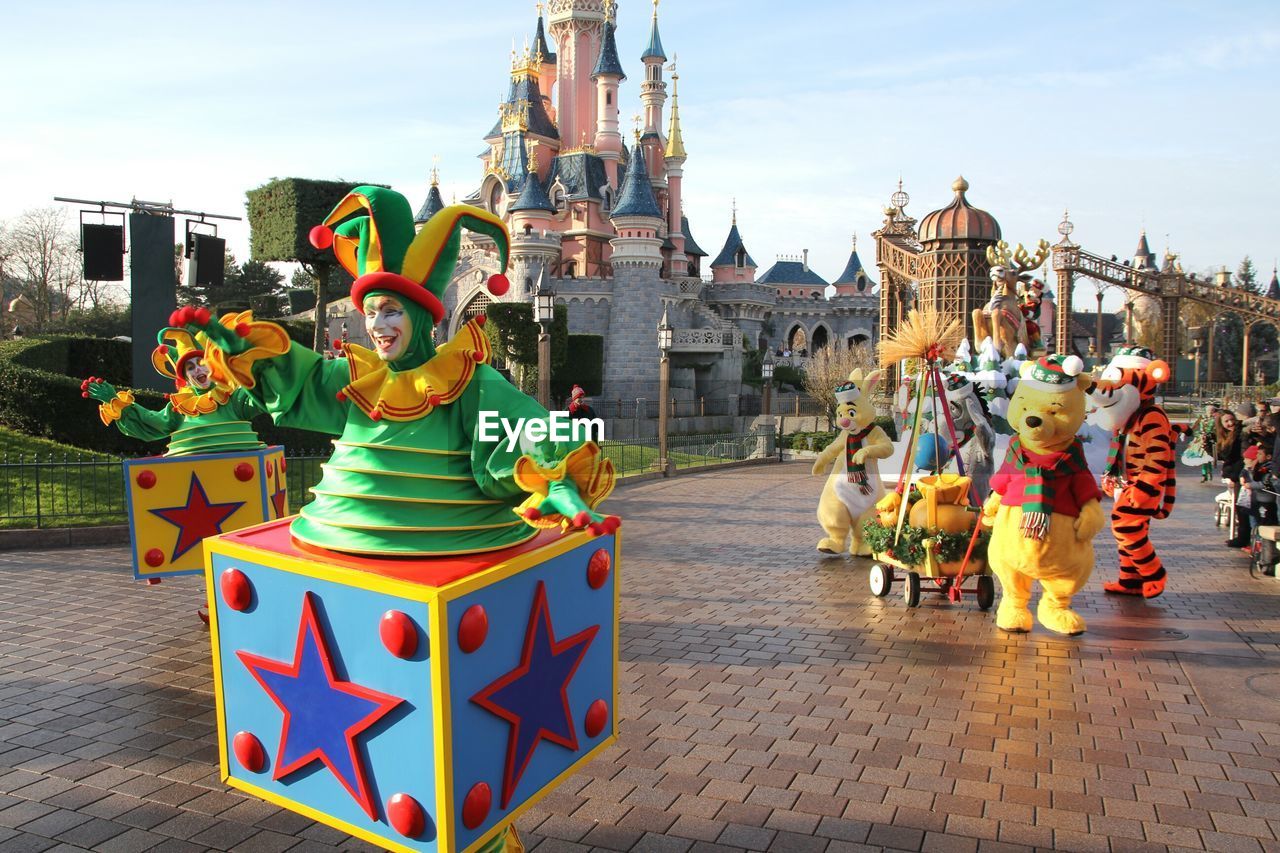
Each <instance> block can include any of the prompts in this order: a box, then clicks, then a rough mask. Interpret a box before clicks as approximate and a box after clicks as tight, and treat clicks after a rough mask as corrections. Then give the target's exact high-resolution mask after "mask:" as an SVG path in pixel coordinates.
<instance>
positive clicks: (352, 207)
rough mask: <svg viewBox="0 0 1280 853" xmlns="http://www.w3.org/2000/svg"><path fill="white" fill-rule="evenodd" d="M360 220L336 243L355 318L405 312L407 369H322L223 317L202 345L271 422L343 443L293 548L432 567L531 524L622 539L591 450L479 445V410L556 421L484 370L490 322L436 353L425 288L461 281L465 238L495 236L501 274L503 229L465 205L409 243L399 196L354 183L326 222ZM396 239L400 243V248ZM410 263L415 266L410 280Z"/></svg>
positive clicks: (301, 353) (374, 364) (407, 217)
mask: <svg viewBox="0 0 1280 853" xmlns="http://www.w3.org/2000/svg"><path fill="white" fill-rule="evenodd" d="M353 198H355V199H356V200H357V201H356V202H355V203H351V201H350V200H351V199H353ZM401 208H403V209H401ZM361 210H363V211H368V214H369V215H367V216H361V217H359V218H357V219H354V220H351V219H348V220H347V221H346V222H343V223H342V224H341V225H339V226H338V227H337V228H336V229H334V232H336V233H334V232H328V233H327V237H328V239H330V240H332V239H335V238H336V240H337V242H335V243H334V251H335V253H336V254H337V255H338V258H339V260H340V261H344V265H346V263H347V262H351V261H354V269H352V272H353V274H357V275H359V278H357V281H356V284H355V287H354V288H353V301H354V302H355V303H356V305H357V306H358V307H359V306H362V305H363V302H364V300H365V298H367V297H368V296H370V295H374V294H387V295H391V296H394V297H396V298H397V299H399V300H400V301H401V302H402V303H403V305H404V310H405V313H406V314H407V315H408V318H409V320H410V321H411V324H412V325H411V330H410V341H409V343H408V345H407V347H406V351H405V353H404V355H402V356H401V358H400V359H399V360H397V361H395V362H392V363H387V362H384V361H382V360H381V359H380V358H379V357H378V356H377V354H376V353H374V352H373V351H371V350H369V349H366V348H365V347H361V346H357V345H354V344H347V345H345V346H344V354H343V357H341V358H336V359H325V358H323V357H322V356H320V355H319V354H317V353H315V352H313V351H311V350H309V349H307V348H305V347H301V346H298V345H295V344H293V343H292V342H291V341H290V340H289V338H288V336H287V335H286V334H285V332H284V330H283V329H281V328H280V327H279V326H277V325H275V324H273V323H267V322H252V320H251V319H250V320H249V321H248V322H244V321H240V322H237V323H232V322H230V318H224V320H223V322H222V324H219V325H218V326H214V327H206V329H204V330H203V331H205V332H207V333H208V334H209V336H210V338H213V339H216V343H214V344H211V345H209V346H207V352H208V359H209V362H210V364H211V365H213V367H214V370H215V372H216V373H218V374H219V375H221V376H226V377H228V378H229V380H230V382H231V384H232V385H233V386H235V387H237V388H239V389H241V390H242V391H243V392H245V393H247V394H249V395H250V396H251V397H252V399H253V400H254V401H255V403H256V404H258V405H260V406H261V407H262V408H263V409H265V410H266V411H267V412H269V413H270V414H271V416H272V418H273V419H274V420H275V421H276V423H278V424H280V425H282V426H289V427H297V428H300V429H308V430H314V431H317V432H323V433H327V434H329V435H333V436H337V437H338V438H337V440H335V441H334V443H333V444H334V450H333V455H332V456H331V457H330V459H329V461H328V462H327V463H326V464H325V465H324V466H323V469H324V475H323V477H322V478H321V480H320V483H319V484H318V485H317V486H316V487H315V488H314V489H313V490H312V491H313V492H314V494H315V500H314V501H312V502H311V503H309V504H307V505H306V506H305V507H304V508H303V510H302V512H301V513H300V514H299V516H298V517H297V518H296V519H295V520H294V521H293V522H292V526H291V527H290V532H291V533H292V534H293V536H294V537H295V538H297V539H298V540H300V541H301V542H303V543H306V544H310V545H313V546H318V547H322V548H328V549H332V550H336V551H345V552H350V553H357V554H381V555H403V556H408V555H418V556H422V555H448V554H463V553H476V552H482V551H490V550H496V549H500V548H506V547H509V546H511V545H514V544H517V543H519V542H523V541H525V540H527V539H530V538H532V537H533V536H534V535H536V534H537V528H544V527H552V526H567V525H571V524H573V525H576V526H584V524H586V523H588V522H590V524H591V526H592V530H593V532H597V533H600V532H606V531H608V530H612V529H613V528H614V527H616V519H612V520H609V519H604V518H603V517H602V516H599V515H597V514H596V513H594V512H593V510H594V508H595V507H596V506H597V505H598V504H599V502H600V501H601V500H603V499H604V497H605V496H606V495H608V493H609V492H610V491H611V490H612V488H613V484H614V474H613V466H612V463H610V462H609V461H608V460H607V459H604V458H603V457H602V455H601V453H600V449H599V448H598V447H597V446H596V445H595V444H594V443H592V442H585V443H583V442H578V443H574V444H564V443H555V442H550V441H547V442H542V443H540V444H539V446H538V447H536V448H534V449H533V453H534V456H530V455H526V451H527V450H528V449H527V448H522V447H519V446H517V447H516V448H514V449H511V450H508V449H507V446H506V445H507V438H506V436H505V435H502V436H499V438H498V440H496V441H481V440H480V439H479V437H478V435H477V433H478V421H479V414H480V412H481V411H486V410H487V411H493V412H496V413H497V414H498V415H499V416H500V417H502V418H506V419H508V420H511V421H515V420H516V419H519V418H526V419H527V418H536V419H546V418H547V416H548V413H547V411H546V410H545V409H543V408H542V407H541V406H540V405H539V404H538V403H537V402H536V401H534V400H533V399H531V398H530V397H528V396H526V395H525V394H523V393H522V392H521V391H520V390H519V389H517V388H516V387H514V386H513V385H512V384H511V383H510V382H508V381H507V380H506V379H505V378H503V376H502V375H501V374H499V373H498V372H497V371H496V370H494V369H493V368H492V367H491V366H490V365H489V361H490V358H491V355H492V353H491V350H490V345H489V340H488V338H487V336H486V335H485V334H484V331H483V329H482V328H481V326H482V318H478V319H476V320H472V321H471V322H469V323H467V324H466V325H465V326H464V327H463V328H462V329H461V330H460V331H459V333H458V334H457V335H455V336H454V337H453V339H452V340H450V341H449V342H447V343H445V344H443V345H442V346H441V347H440V348H439V349H438V350H437V349H436V348H435V347H434V346H433V344H432V343H431V329H432V327H433V325H434V322H433V321H438V319H439V314H440V313H442V309H439V311H438V310H437V306H438V299H437V297H435V296H434V294H433V293H432V292H431V288H432V287H433V284H435V285H436V286H438V287H439V288H441V290H442V289H443V286H444V285H445V284H447V282H448V279H449V277H450V275H451V274H452V270H453V266H454V263H455V261H456V257H457V245H458V242H459V236H458V235H459V229H460V228H461V227H463V226H466V227H469V228H473V229H476V230H482V231H484V232H485V233H487V234H490V235H491V236H494V237H495V239H498V240H499V241H500V242H499V245H500V246H501V247H502V251H503V258H504V262H505V245H506V231H505V228H504V227H503V226H502V223H501V220H498V219H496V217H492V216H491V215H490V214H488V213H487V212H485V211H480V210H477V209H476V208H470V207H466V206H462V205H457V206H454V207H452V208H446V209H445V210H444V211H441V212H440V213H438V214H437V215H436V217H435V218H433V220H432V222H431V223H429V224H428V225H427V227H426V228H424V229H423V231H422V233H421V234H419V235H418V236H417V237H416V238H415V237H414V235H413V225H412V212H411V210H410V208H409V207H408V202H407V201H405V200H404V198H403V197H402V196H399V194H398V193H393V192H391V191H389V190H385V189H382V188H372V187H359V188H357V189H356V190H354V191H353V192H352V195H351V196H348V199H347V200H344V202H343V203H342V204H340V205H339V206H338V208H336V209H335V211H334V213H333V214H331V215H330V219H329V221H330V222H334V221H337V220H340V219H344V218H346V217H347V216H348V215H349V214H350V213H352V212H357V211H361ZM398 225H399V226H402V227H401V228H400V230H399V231H397V226H398ZM404 225H407V229H408V230H407V234H406V233H405V231H404V227H403V226H404ZM325 236H326V235H322V242H324V240H323V238H324V237H325ZM397 237H398V238H399V240H400V242H402V243H403V244H404V245H400V246H398V247H397V246H396V245H395V244H396V242H397ZM346 240H349V241H350V242H349V243H348V242H344V241H346ZM410 244H412V245H410ZM415 257H416V258H418V259H419V261H420V262H421V263H420V265H419V266H418V267H417V268H416V272H415V271H414V263H415V261H414V258H415ZM388 267H390V268H392V269H394V272H388V271H387V268H388ZM366 273H372V274H370V275H366ZM424 279H425V280H426V287H424V286H423V284H422V282H423V280H424ZM228 327H234V328H235V329H236V334H235V335H234V336H231V335H229V334H227V333H226V329H227V328H228ZM535 457H536V458H535Z"/></svg>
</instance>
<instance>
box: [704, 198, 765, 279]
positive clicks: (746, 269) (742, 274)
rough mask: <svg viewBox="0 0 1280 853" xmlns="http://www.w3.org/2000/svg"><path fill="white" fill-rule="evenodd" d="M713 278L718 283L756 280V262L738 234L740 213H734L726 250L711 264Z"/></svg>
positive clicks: (726, 241)
mask: <svg viewBox="0 0 1280 853" xmlns="http://www.w3.org/2000/svg"><path fill="white" fill-rule="evenodd" d="M711 277H712V280H713V281H717V282H747V283H751V282H754V281H755V280H756V262H755V261H754V260H752V259H751V255H750V254H748V253H747V247H746V246H745V245H743V242H742V237H741V236H740V235H739V234H738V211H737V209H736V208H735V209H734V211H733V225H732V226H730V228H729V236H728V237H726V238H725V241H724V248H723V249H721V250H720V254H718V255H716V259H715V260H714V261H712V262H711Z"/></svg>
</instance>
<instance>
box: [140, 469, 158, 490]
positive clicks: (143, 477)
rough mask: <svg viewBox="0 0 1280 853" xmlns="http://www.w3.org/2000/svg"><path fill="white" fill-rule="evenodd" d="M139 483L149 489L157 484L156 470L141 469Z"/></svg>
mask: <svg viewBox="0 0 1280 853" xmlns="http://www.w3.org/2000/svg"><path fill="white" fill-rule="evenodd" d="M136 479H137V482H138V485H139V486H141V487H142V488H144V489H149V488H151V487H152V486H154V485H155V484H156V472H155V471H149V470H148V471H139V472H138V476H137V478H136Z"/></svg>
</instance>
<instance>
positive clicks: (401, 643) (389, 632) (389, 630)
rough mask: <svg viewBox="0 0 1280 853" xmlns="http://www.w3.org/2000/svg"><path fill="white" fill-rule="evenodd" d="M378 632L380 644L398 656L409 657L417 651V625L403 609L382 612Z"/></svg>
mask: <svg viewBox="0 0 1280 853" xmlns="http://www.w3.org/2000/svg"><path fill="white" fill-rule="evenodd" d="M378 634H379V636H380V637H381V638H382V645H384V646H386V647H387V651H389V652H391V654H393V655H395V656H396V657H398V658H411V657H413V656H414V654H415V653H416V652H417V651H418V626H417V625H415V624H413V620H412V619H410V618H409V615H408V614H407V613H404V612H403V611H400V610H388V611H387V612H386V613H383V614H382V620H381V621H380V622H379V623H378Z"/></svg>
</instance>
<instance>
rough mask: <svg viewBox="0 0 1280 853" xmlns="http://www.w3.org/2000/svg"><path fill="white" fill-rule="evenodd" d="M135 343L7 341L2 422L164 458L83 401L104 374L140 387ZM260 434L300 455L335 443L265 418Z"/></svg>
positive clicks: (150, 397) (1, 346)
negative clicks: (86, 382) (89, 383)
mask: <svg viewBox="0 0 1280 853" xmlns="http://www.w3.org/2000/svg"><path fill="white" fill-rule="evenodd" d="M130 346H131V345H130V344H128V343H126V342H124V341H112V340H103V339H101V338H83V337H47V338H25V339H23V340H17V341H4V342H2V343H0V424H4V425H5V426H7V427H10V428H12V429H15V430H18V431H19V432H23V433H26V434H27V435H33V436H38V437H41V438H49V439H53V440H55V441H60V442H62V443H64V444H70V445H74V446H75V447H81V448H84V449H85V450H94V451H98V452H101V453H111V454H116V455H122V456H140V455H145V454H151V453H159V452H162V451H163V450H164V443H163V442H160V443H151V444H148V443H146V442H141V441H138V440H137V439H133V438H128V437H126V436H124V435H122V434H121V433H120V431H119V430H118V429H116V428H115V427H114V426H111V427H106V426H103V424H102V421H101V420H99V418H98V407H97V406H96V405H95V404H94V403H93V401H91V400H86V399H84V398H83V397H81V396H80V382H81V381H82V380H83V379H85V378H86V377H89V376H101V377H102V378H103V379H106V380H107V381H108V382H110V383H111V384H113V385H116V386H118V387H121V388H128V387H131V386H132V384H133V369H132V354H131V350H130ZM133 393H134V399H135V400H136V401H137V403H138V404H139V405H142V406H146V407H147V408H149V409H161V408H164V405H165V399H164V395H162V394H159V393H157V392H155V391H147V390H143V389H135V390H134V392H133ZM253 425H254V428H255V429H256V430H257V431H258V436H259V437H260V438H261V439H262V440H263V441H265V442H267V443H268V444H283V445H285V446H286V447H288V448H289V449H290V450H293V451H295V452H296V451H305V450H312V449H315V450H320V451H322V452H327V446H328V443H329V437H328V436H326V435H323V434H321V433H315V432H310V431H307V430H295V429H285V428H283V427H277V426H275V424H273V423H272V422H271V419H270V418H268V417H267V416H265V415H263V416H262V417H260V418H257V419H255V420H254V424H253Z"/></svg>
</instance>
